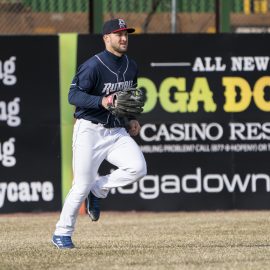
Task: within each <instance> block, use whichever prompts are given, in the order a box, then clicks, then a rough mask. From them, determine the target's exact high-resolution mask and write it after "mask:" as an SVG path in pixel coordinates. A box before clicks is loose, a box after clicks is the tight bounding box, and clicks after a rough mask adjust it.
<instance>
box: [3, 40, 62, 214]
mask: <svg viewBox="0 0 270 270" xmlns="http://www.w3.org/2000/svg"><path fill="white" fill-rule="evenodd" d="M0 44H1V45H0V46H1V50H0V213H11V212H28V211H53V210H58V209H60V208H61V174H60V169H61V165H60V113H59V76H58V73H59V65H58V37H57V36H46V37H30V36H24V37H19V36H1V37H0Z"/></svg>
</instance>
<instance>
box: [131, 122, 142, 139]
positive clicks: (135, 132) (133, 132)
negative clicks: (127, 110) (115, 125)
mask: <svg viewBox="0 0 270 270" xmlns="http://www.w3.org/2000/svg"><path fill="white" fill-rule="evenodd" d="M140 130H141V126H140V124H139V122H138V121H137V120H130V121H129V130H128V133H129V134H130V136H137V135H138V134H139V132H140Z"/></svg>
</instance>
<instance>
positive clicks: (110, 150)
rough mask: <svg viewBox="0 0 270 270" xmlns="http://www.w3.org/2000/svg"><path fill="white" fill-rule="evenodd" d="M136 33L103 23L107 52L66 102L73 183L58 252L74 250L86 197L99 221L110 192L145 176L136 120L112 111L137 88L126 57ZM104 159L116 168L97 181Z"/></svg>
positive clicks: (121, 24)
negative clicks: (119, 97) (71, 109)
mask: <svg viewBox="0 0 270 270" xmlns="http://www.w3.org/2000/svg"><path fill="white" fill-rule="evenodd" d="M134 31H135V29H133V28H128V27H127V25H126V23H125V21H124V20H123V19H113V20H110V21H107V22H105V23H104V25H103V40H104V43H105V48H106V49H105V50H104V51H102V52H100V53H99V54H96V55H94V56H93V57H91V58H89V59H88V60H87V61H86V62H84V63H83V64H82V65H81V66H80V67H79V68H78V71H77V73H76V75H75V77H74V78H73V81H72V84H71V86H70V91H69V95H68V100H69V103H70V104H72V105H75V106H76V110H75V114H74V117H75V118H76V122H75V125H74V130H73V143H72V149H73V174H74V179H73V185H72V188H71V189H70V191H69V193H68V195H67V197H66V199H65V203H64V206H63V209H62V212H61V215H60V219H59V221H58V222H57V224H56V230H55V232H54V235H53V238H52V242H53V244H54V245H55V246H57V247H58V248H60V249H69V248H74V244H73V243H72V239H71V237H72V234H73V232H74V226H75V222H76V218H77V215H78V212H79V208H80V206H81V204H82V202H84V200H85V199H86V198H87V197H88V198H87V211H88V213H89V216H90V218H91V219H92V220H93V221H97V220H98V219H99V215H100V208H99V201H100V199H101V198H106V197H107V195H108V193H109V191H110V189H112V188H117V187H123V186H126V185H129V184H131V183H133V182H135V181H138V180H139V179H141V178H142V177H143V176H145V175H146V171H147V168H146V162H145V159H144V156H143V154H142V152H141V150H140V148H139V147H138V145H137V143H136V142H135V141H134V140H133V139H132V138H131V137H130V135H131V136H136V135H137V134H138V133H139V131H140V124H139V122H138V121H137V120H136V118H135V117H132V116H129V117H119V116H117V115H115V114H113V113H112V111H111V108H112V105H113V98H112V97H114V94H115V93H117V92H118V91H120V90H123V89H125V88H128V87H134V85H137V73H138V70H137V65H136V63H135V61H133V60H132V59H130V58H129V57H128V56H127V55H126V52H127V49H128V34H129V33H133V32H134ZM127 123H128V128H126V126H127ZM104 160H107V161H108V162H110V163H111V164H113V165H115V166H116V167H117V168H118V169H116V170H115V171H113V172H112V173H111V174H108V175H105V176H101V177H99V178H97V175H98V169H99V167H100V165H101V163H102V162H103V161H104Z"/></svg>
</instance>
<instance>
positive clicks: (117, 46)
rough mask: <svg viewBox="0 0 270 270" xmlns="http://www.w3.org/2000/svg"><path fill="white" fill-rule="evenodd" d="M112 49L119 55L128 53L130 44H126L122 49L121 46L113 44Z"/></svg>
mask: <svg viewBox="0 0 270 270" xmlns="http://www.w3.org/2000/svg"><path fill="white" fill-rule="evenodd" d="M112 48H113V49H114V50H115V51H116V52H118V53H126V52H127V49H128V44H126V46H125V47H121V45H118V44H117V45H114V44H112Z"/></svg>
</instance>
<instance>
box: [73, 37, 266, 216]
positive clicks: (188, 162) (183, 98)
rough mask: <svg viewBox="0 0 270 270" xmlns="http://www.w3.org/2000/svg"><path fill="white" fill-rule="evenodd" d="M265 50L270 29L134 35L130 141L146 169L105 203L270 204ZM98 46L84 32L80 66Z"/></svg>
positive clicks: (177, 206)
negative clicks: (136, 113)
mask: <svg viewBox="0 0 270 270" xmlns="http://www.w3.org/2000/svg"><path fill="white" fill-rule="evenodd" d="M269 46H270V37H269V36H267V35H254V34H251V35H235V34H221V35H207V34H181V35H170V34H168V35H130V36H129V53H128V54H129V56H130V57H131V58H133V59H135V60H136V62H137V63H138V66H139V70H140V72H139V80H138V84H139V86H140V87H141V88H144V89H145V90H146V91H147V102H146V105H145V110H144V114H143V115H142V116H141V117H140V119H139V120H140V122H141V126H142V128H141V132H140V136H139V137H138V138H136V141H137V142H138V144H139V145H140V147H141V149H142V151H143V153H144V155H145V158H146V161H147V164H148V174H147V176H145V177H144V178H143V179H142V180H141V181H140V182H138V183H134V184H133V185H130V186H128V187H124V188H117V189H115V190H112V192H111V194H110V196H109V197H108V199H106V200H103V202H102V203H103V208H105V209H109V210H132V209H135V210H154V211H155V210H157V211H162V210H167V211H170V210H216V209H224V210H226V209H269V208H270V196H269V192H270V167H269V157H270V120H269V112H270V92H269V91H270V74H269V71H270V64H269V60H270V55H269V49H268V48H269ZM102 48H104V45H103V43H102V39H101V37H100V36H91V37H89V36H80V37H79V41H78V63H82V61H83V60H85V59H86V58H88V57H90V56H91V55H93V54H95V53H97V52H99V51H100V50H102ZM138 48H140V49H138ZM110 169H111V166H110V165H109V164H106V163H105V164H103V167H102V168H101V173H108V171H109V170H110Z"/></svg>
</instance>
